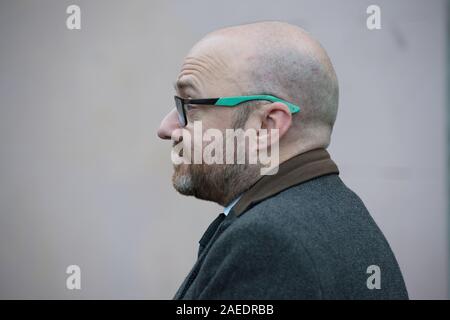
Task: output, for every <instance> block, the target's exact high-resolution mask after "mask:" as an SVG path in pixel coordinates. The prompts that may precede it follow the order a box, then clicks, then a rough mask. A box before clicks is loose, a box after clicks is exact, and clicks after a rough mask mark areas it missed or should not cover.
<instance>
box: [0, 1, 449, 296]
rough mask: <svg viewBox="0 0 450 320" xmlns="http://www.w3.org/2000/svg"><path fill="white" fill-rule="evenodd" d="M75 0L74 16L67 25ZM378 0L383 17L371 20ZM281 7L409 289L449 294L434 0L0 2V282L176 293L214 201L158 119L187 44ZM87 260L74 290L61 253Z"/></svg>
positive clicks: (23, 290) (440, 5)
mask: <svg viewBox="0 0 450 320" xmlns="http://www.w3.org/2000/svg"><path fill="white" fill-rule="evenodd" d="M70 4H78V5H79V6H80V7H81V12H82V17H81V18H82V29H81V30H80V31H69V30H67V29H66V26H65V20H66V17H67V14H66V13H65V10H66V7H67V6H68V5H70ZM370 4H378V5H380V7H381V10H382V13H381V19H382V29H381V30H378V31H369V30H367V28H366V22H365V21H366V17H367V14H366V13H365V12H366V8H367V6H368V5H370ZM264 19H279V20H283V21H287V22H291V23H294V24H297V25H299V26H302V27H303V28H305V29H307V30H308V31H310V32H311V33H312V34H313V35H315V36H316V37H317V38H318V39H319V40H320V41H321V43H322V44H323V45H324V46H325V48H326V49H327V50H328V52H329V54H330V56H331V59H332V61H333V62H334V65H335V68H336V71H337V74H338V77H339V80H340V88H341V91H340V93H341V99H340V109H339V114H338V120H337V123H336V127H335V132H334V138H333V142H332V144H331V146H330V149H329V151H330V153H331V154H332V156H333V157H334V159H335V160H336V162H337V163H338V165H339V167H340V169H341V177H342V179H343V180H344V181H345V182H346V183H347V185H348V186H349V187H350V188H352V189H353V190H354V191H356V192H357V193H358V194H359V195H360V197H361V198H362V199H363V201H364V202H365V203H366V205H367V207H368V208H369V210H370V212H371V213H372V215H373V217H374V218H375V220H376V221H377V223H378V224H379V225H380V227H381V228H382V230H383V231H384V233H385V235H386V237H387V238H388V240H389V242H390V244H391V246H392V248H393V250H394V252H395V253H396V256H397V258H398V261H399V263H400V266H401V269H402V271H403V273H404V276H405V280H406V283H407V287H408V289H409V293H410V296H411V298H425V299H430V298H447V283H448V263H447V261H448V245H447V234H448V228H447V226H448V225H447V218H446V213H447V189H446V176H447V169H446V152H447V141H446V101H445V94H446V83H445V72H446V66H447V62H446V52H445V49H446V40H447V38H448V33H447V31H446V20H447V19H448V17H447V4H446V1H444V0H433V1H425V0H421V1H419V0H414V1H406V0H396V1H365V0H360V1H357V0H352V1H350V0H347V1H333V0H329V1H324V0H322V1H317V0H314V1H312V0H311V1H305V0H303V1H300V0H292V1H289V0H284V1H256V0H252V1H240V0H228V1H181V0H180V1H162V0H161V1H126V2H125V1H98V0H95V1H50V0H45V1H44V0H43V1H12V0H11V1H6V0H1V2H0V157H1V158H0V159H1V161H0V298H63V299H78V298H105V299H108V298H146V299H147V298H148V299H168V298H171V297H172V296H173V294H174V293H175V291H176V289H177V288H178V286H179V284H180V283H181V282H182V280H183V278H184V276H185V275H186V274H187V272H188V271H189V269H190V267H191V266H192V264H193V263H194V261H195V257H196V251H197V241H198V240H199V238H200V236H201V235H202V233H203V232H204V230H205V229H206V227H207V226H208V224H209V223H210V222H211V221H212V219H214V218H215V217H216V216H217V214H218V213H220V212H221V211H220V210H221V208H220V207H219V206H217V205H215V204H212V203H206V202H201V201H197V200H195V199H192V198H185V197H182V196H180V195H178V194H176V193H175V191H174V190H173V189H172V186H171V173H172V169H171V162H170V144H169V143H167V142H163V141H159V140H158V139H157V137H156V128H157V126H158V125H159V122H160V120H161V119H162V117H163V116H164V115H165V114H166V112H168V110H170V109H171V108H172V107H173V105H172V96H173V90H172V85H171V83H172V81H173V80H174V79H175V76H176V74H177V71H178V69H179V67H180V64H181V61H182V59H183V57H184V55H185V54H186V53H187V51H188V50H189V48H190V47H191V46H192V45H193V44H194V43H195V42H196V41H197V40H198V39H199V38H201V37H202V36H203V35H204V34H205V33H207V32H209V31H211V30H214V29H217V28H220V27H223V26H226V25H232V24H238V23H244V22H250V21H256V20H264ZM70 264H77V265H79V266H80V267H81V269H82V289H81V290H80V291H76V290H74V291H69V290H67V289H66V288H65V279H66V276H67V275H66V274H65V269H66V267H67V266H68V265H70Z"/></svg>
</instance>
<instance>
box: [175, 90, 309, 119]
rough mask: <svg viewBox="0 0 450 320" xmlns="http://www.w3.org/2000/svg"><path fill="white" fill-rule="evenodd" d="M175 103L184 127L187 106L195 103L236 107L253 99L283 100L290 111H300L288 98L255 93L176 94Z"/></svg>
mask: <svg viewBox="0 0 450 320" xmlns="http://www.w3.org/2000/svg"><path fill="white" fill-rule="evenodd" d="M174 98H175V105H176V107H177V111H178V120H179V121H180V125H181V126H182V127H184V126H186V125H187V117H186V106H187V105H191V104H195V105H211V106H218V107H235V106H237V105H239V104H240V103H243V102H247V101H253V100H266V101H271V102H281V103H284V104H285V105H287V106H288V108H289V111H290V112H291V113H292V114H294V113H297V112H299V111H300V107H299V106H296V105H295V104H293V103H290V102H287V101H286V100H283V99H280V98H278V97H275V96H272V95H254V96H234V97H221V98H210V99H183V98H180V97H178V96H174Z"/></svg>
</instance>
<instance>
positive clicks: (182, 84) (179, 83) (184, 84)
mask: <svg viewBox="0 0 450 320" xmlns="http://www.w3.org/2000/svg"><path fill="white" fill-rule="evenodd" d="M173 87H174V89H175V90H177V91H182V90H186V89H188V88H190V89H193V90H195V86H194V84H193V83H192V82H191V81H188V80H184V81H183V80H176V81H174V82H173Z"/></svg>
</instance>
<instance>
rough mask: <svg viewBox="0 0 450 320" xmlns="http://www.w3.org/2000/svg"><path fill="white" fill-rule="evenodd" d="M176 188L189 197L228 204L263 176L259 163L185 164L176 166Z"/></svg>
mask: <svg viewBox="0 0 450 320" xmlns="http://www.w3.org/2000/svg"><path fill="white" fill-rule="evenodd" d="M174 169H175V171H174V174H173V176H172V183H173V186H174V188H175V189H176V190H177V191H178V192H179V193H181V194H183V195H186V196H194V197H196V198H198V199H202V200H207V201H213V202H216V203H218V204H220V205H222V206H226V205H228V204H229V203H230V202H231V201H232V200H233V199H235V198H236V197H237V196H238V195H239V194H241V193H242V192H244V191H246V190H248V188H249V187H250V186H252V185H253V184H254V183H255V182H256V181H257V180H258V179H259V178H260V177H261V176H260V166H259V165H249V164H220V165H218V164H214V165H204V164H189V165H188V164H182V165H177V166H175V168H174Z"/></svg>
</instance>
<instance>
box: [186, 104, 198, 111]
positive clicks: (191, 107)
mask: <svg viewBox="0 0 450 320" xmlns="http://www.w3.org/2000/svg"><path fill="white" fill-rule="evenodd" d="M195 109H197V107H196V106H195V105H193V104H186V111H190V110H195Z"/></svg>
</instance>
